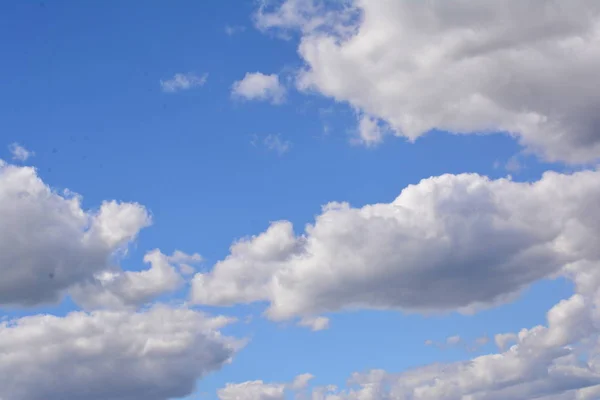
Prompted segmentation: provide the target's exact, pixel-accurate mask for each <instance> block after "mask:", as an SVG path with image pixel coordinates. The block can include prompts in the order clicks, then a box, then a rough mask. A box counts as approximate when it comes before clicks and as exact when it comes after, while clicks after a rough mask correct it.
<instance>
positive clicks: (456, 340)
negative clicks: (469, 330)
mask: <svg viewBox="0 0 600 400" xmlns="http://www.w3.org/2000/svg"><path fill="white" fill-rule="evenodd" d="M460 342H461V338H460V336H458V335H457V336H450V337H448V338H447V339H446V344H449V345H450V346H455V345H457V344H459V343H460Z"/></svg>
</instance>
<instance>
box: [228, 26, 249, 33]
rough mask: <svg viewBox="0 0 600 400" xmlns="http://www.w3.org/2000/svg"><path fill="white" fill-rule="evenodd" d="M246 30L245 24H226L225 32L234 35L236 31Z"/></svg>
mask: <svg viewBox="0 0 600 400" xmlns="http://www.w3.org/2000/svg"><path fill="white" fill-rule="evenodd" d="M245 30H246V27H245V26H242V25H225V33H226V34H227V35H228V36H233V35H235V34H236V33H242V32H244V31H245Z"/></svg>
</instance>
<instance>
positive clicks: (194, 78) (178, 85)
mask: <svg viewBox="0 0 600 400" xmlns="http://www.w3.org/2000/svg"><path fill="white" fill-rule="evenodd" d="M207 79H208V74H202V75H196V74H194V73H192V72H188V73H177V74H175V75H174V76H173V77H172V78H171V79H167V80H165V81H163V80H161V81H160V86H161V87H162V90H163V91H164V92H168V93H175V92H179V91H181V90H188V89H192V88H195V87H200V86H204V84H205V83H206V80H207Z"/></svg>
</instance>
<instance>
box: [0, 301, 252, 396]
mask: <svg viewBox="0 0 600 400" xmlns="http://www.w3.org/2000/svg"><path fill="white" fill-rule="evenodd" d="M229 322H231V321H230V320H228V319H227V318H224V317H217V318H210V317H207V316H205V315H203V314H201V313H199V312H195V311H192V310H189V309H183V308H179V309H173V308H168V307H165V306H155V307H153V308H151V309H149V310H147V311H145V312H139V313H129V312H115V311H112V312H108V311H98V312H94V313H91V314H88V313H83V312H73V313H71V314H69V315H67V316H66V317H64V318H60V317H55V316H50V315H37V316H32V317H24V318H20V319H17V320H13V321H8V322H2V323H0V354H2V357H0V398H2V399H10V400H42V399H43V400H63V399H71V400H84V399H85V400H137V399H141V398H143V399H146V400H167V399H171V398H176V397H177V398H178V397H184V396H186V395H189V394H191V392H192V391H193V390H194V387H195V382H196V380H197V379H199V378H201V377H203V376H204V375H206V374H207V373H209V372H211V371H214V370H216V369H218V368H220V367H221V366H222V365H223V364H224V363H227V362H229V360H230V359H231V357H232V356H233V355H234V353H235V352H236V350H237V349H239V348H240V346H241V345H242V343H240V342H239V341H237V340H234V339H233V338H229V337H225V336H222V335H221V334H220V333H219V329H220V328H221V327H223V326H224V325H226V324H228V323H229Z"/></svg>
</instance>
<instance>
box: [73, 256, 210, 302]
mask: <svg viewBox="0 0 600 400" xmlns="http://www.w3.org/2000/svg"><path fill="white" fill-rule="evenodd" d="M196 256H197V257H199V255H197V254H195V255H193V256H188V255H187V254H185V253H183V252H180V251H177V252H175V253H174V254H173V255H172V256H170V257H169V256H166V255H164V254H162V253H161V252H160V250H158V249H157V250H153V251H150V252H148V253H147V254H146V255H145V256H144V262H146V263H148V264H150V268H149V269H147V270H143V271H122V270H121V269H118V268H115V269H114V271H103V272H102V273H100V274H97V275H96V276H95V279H94V280H93V281H90V282H86V283H85V284H80V285H76V286H75V287H73V288H71V289H70V293H71V295H72V296H73V298H74V300H75V301H76V302H77V303H78V304H79V305H81V306H83V307H84V308H85V309H96V308H111V309H117V308H125V307H138V306H140V305H143V304H145V303H147V302H149V301H152V300H153V299H154V298H156V297H158V296H160V295H161V294H164V293H169V292H173V291H175V290H176V289H179V288H180V287H181V286H182V285H183V284H184V283H185V281H184V279H183V277H182V276H181V273H180V272H179V270H178V268H176V267H175V266H174V265H172V263H173V264H177V263H178V264H179V265H180V268H181V266H184V272H185V271H186V270H185V268H187V267H189V265H187V264H182V263H181V262H182V261H186V260H190V259H192V260H193V259H195V257H196Z"/></svg>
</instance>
